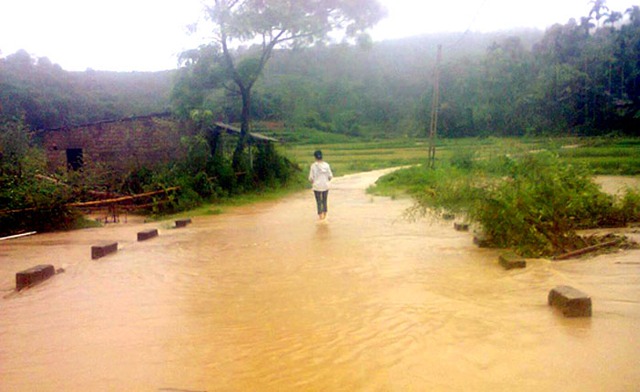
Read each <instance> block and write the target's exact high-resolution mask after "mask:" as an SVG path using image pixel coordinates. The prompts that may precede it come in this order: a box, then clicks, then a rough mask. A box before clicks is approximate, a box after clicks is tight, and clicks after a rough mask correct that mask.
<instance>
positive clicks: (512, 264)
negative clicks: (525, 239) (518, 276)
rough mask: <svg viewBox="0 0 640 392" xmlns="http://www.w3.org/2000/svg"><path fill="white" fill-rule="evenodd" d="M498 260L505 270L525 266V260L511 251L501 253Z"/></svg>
mask: <svg viewBox="0 0 640 392" xmlns="http://www.w3.org/2000/svg"><path fill="white" fill-rule="evenodd" d="M498 260H499V261H500V265H501V266H503V267H504V269H507V270H510V269H514V268H527V261H526V260H525V259H524V258H522V257H521V256H518V255H517V254H515V253H513V252H507V253H503V254H501V255H500V257H499V258H498Z"/></svg>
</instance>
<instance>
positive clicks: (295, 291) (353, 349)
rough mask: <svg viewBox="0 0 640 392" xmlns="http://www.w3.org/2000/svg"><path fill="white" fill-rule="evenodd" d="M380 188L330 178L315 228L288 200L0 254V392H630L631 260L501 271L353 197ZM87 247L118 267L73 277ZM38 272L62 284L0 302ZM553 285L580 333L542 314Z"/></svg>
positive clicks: (463, 240)
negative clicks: (44, 267) (588, 307)
mask: <svg viewBox="0 0 640 392" xmlns="http://www.w3.org/2000/svg"><path fill="white" fill-rule="evenodd" d="M381 173H382V172H380V171H378V172H371V173H365V174H358V175H352V176H347V177H343V178H339V179H336V180H335V181H334V188H333V190H332V191H331V192H330V195H329V208H330V212H329V222H328V224H318V223H316V221H315V219H316V217H315V212H314V208H315V202H314V201H313V196H312V195H311V194H310V192H304V193H300V194H296V195H294V196H291V197H288V198H286V199H284V200H281V201H279V202H269V203H261V204H258V205H253V206H247V207H241V208H237V209H234V210H233V211H231V212H229V213H226V214H223V215H218V216H209V217H196V218H195V219H194V222H193V224H192V225H190V226H188V227H187V228H185V229H179V230H178V229H175V230H173V229H169V224H163V223H160V224H158V223H156V224H133V223H129V224H118V225H110V226H108V227H105V228H98V229H87V230H82V231H77V232H70V233H53V234H43V235H37V236H33V237H27V238H20V239H16V240H11V241H4V242H3V243H0V290H2V293H0V294H2V295H3V298H0V390H1V391H5V390H6V391H30V390H33V391H35V390H37V391H103V390H104V391H115V390H120V391H162V390H164V391H171V390H188V391H515V390H517V391H556V390H563V391H635V390H637V388H638V386H639V385H640V367H639V366H638V362H639V361H640V328H639V327H638V325H640V264H639V263H640V251H638V250H634V251H626V252H622V253H618V254H615V255H608V256H599V257H595V258H590V259H585V260H577V261H568V262H562V263H552V262H549V261H545V260H530V262H529V267H528V268H527V269H525V270H512V271H504V270H503V269H502V268H500V267H499V266H498V264H497V255H498V254H499V252H498V250H487V249H478V248H476V247H475V246H474V245H473V244H472V238H471V235H470V234H469V233H461V232H456V231H454V230H453V229H452V227H451V226H452V223H451V222H442V221H430V220H422V221H417V222H411V221H407V220H405V219H403V218H402V214H403V212H404V210H405V209H406V208H407V207H408V206H409V201H407V200H395V201H394V200H391V199H388V198H382V197H372V196H369V195H366V194H365V192H364V190H365V188H366V187H367V186H368V185H370V184H371V183H373V182H374V181H375V179H376V178H378V176H380V175H381ZM155 227H158V228H159V229H160V237H158V238H156V239H153V240H150V241H146V242H141V243H138V242H136V240H135V238H136V236H135V234H136V232H138V231H141V230H144V229H149V228H155ZM103 240H115V241H118V242H119V243H120V250H119V251H118V252H117V253H116V254H114V255H111V256H108V257H106V258H104V259H100V260H98V261H92V260H91V258H90V254H89V248H90V246H91V245H92V244H94V243H96V242H99V241H103ZM42 263H51V264H54V265H55V266H56V268H58V267H64V268H65V269H66V272H65V273H64V274H60V275H57V276H56V277H54V278H53V279H51V280H49V281H47V282H45V283H43V284H40V285H38V286H35V287H33V288H31V289H28V290H24V291H22V292H20V293H12V292H11V290H12V288H13V287H14V286H15V283H14V279H15V272H17V271H20V270H23V269H26V268H29V267H32V266H34V265H37V264H42ZM560 284H567V285H572V286H574V287H576V288H578V289H580V290H583V291H585V292H587V293H588V294H590V295H591V296H592V297H593V301H594V304H593V309H594V315H593V317H592V318H591V319H565V318H563V317H562V316H561V315H560V314H559V313H558V312H556V311H554V310H553V309H551V308H550V307H548V306H547V303H546V300H547V294H548V292H549V290H550V289H551V288H553V287H554V286H556V285H560Z"/></svg>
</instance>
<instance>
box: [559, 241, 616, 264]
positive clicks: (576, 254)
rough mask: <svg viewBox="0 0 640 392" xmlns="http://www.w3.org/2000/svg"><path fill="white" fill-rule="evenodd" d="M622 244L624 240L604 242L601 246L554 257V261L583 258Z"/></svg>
mask: <svg viewBox="0 0 640 392" xmlns="http://www.w3.org/2000/svg"><path fill="white" fill-rule="evenodd" d="M620 242H622V239H621V238H618V239H616V240H613V241H608V242H603V243H601V244H597V245H593V246H588V247H586V248H582V249H578V250H574V251H573V252H568V253H564V254H561V255H558V256H554V257H553V259H554V260H566V259H570V258H573V257H577V256H582V255H584V254H587V253H591V252H595V251H597V250H599V249H602V248H608V247H611V246H616V245H618V244H619V243H620Z"/></svg>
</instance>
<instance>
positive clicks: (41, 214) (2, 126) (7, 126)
mask: <svg viewBox="0 0 640 392" xmlns="http://www.w3.org/2000/svg"><path fill="white" fill-rule="evenodd" d="M44 169H45V159H44V156H43V154H42V152H41V151H40V150H38V149H35V148H32V147H30V145H29V135H28V130H27V129H26V126H25V124H24V122H23V121H22V120H21V119H10V118H2V117H0V235H8V234H14V233H17V232H21V231H31V230H36V231H47V230H53V229H68V228H71V227H73V225H74V224H75V222H76V220H77V219H78V216H77V215H76V214H75V213H73V212H72V211H71V210H69V209H68V208H67V207H66V206H65V204H66V203H67V202H68V200H69V198H70V196H71V192H70V190H69V189H68V188H66V187H61V186H59V185H58V184H56V183H54V182H51V181H49V180H47V179H45V178H42V177H39V176H38V175H40V174H41V173H44Z"/></svg>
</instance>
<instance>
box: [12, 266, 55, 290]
mask: <svg viewBox="0 0 640 392" xmlns="http://www.w3.org/2000/svg"><path fill="white" fill-rule="evenodd" d="M55 274H56V271H55V269H54V268H53V266H52V265H50V264H42V265H38V266H35V267H33V268H29V269H28V270H24V271H21V272H18V273H17V274H16V290H22V289H23V288H25V287H28V286H31V285H34V284H36V283H39V282H42V281H43V280H47V279H49V278H50V277H52V276H53V275H55Z"/></svg>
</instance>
